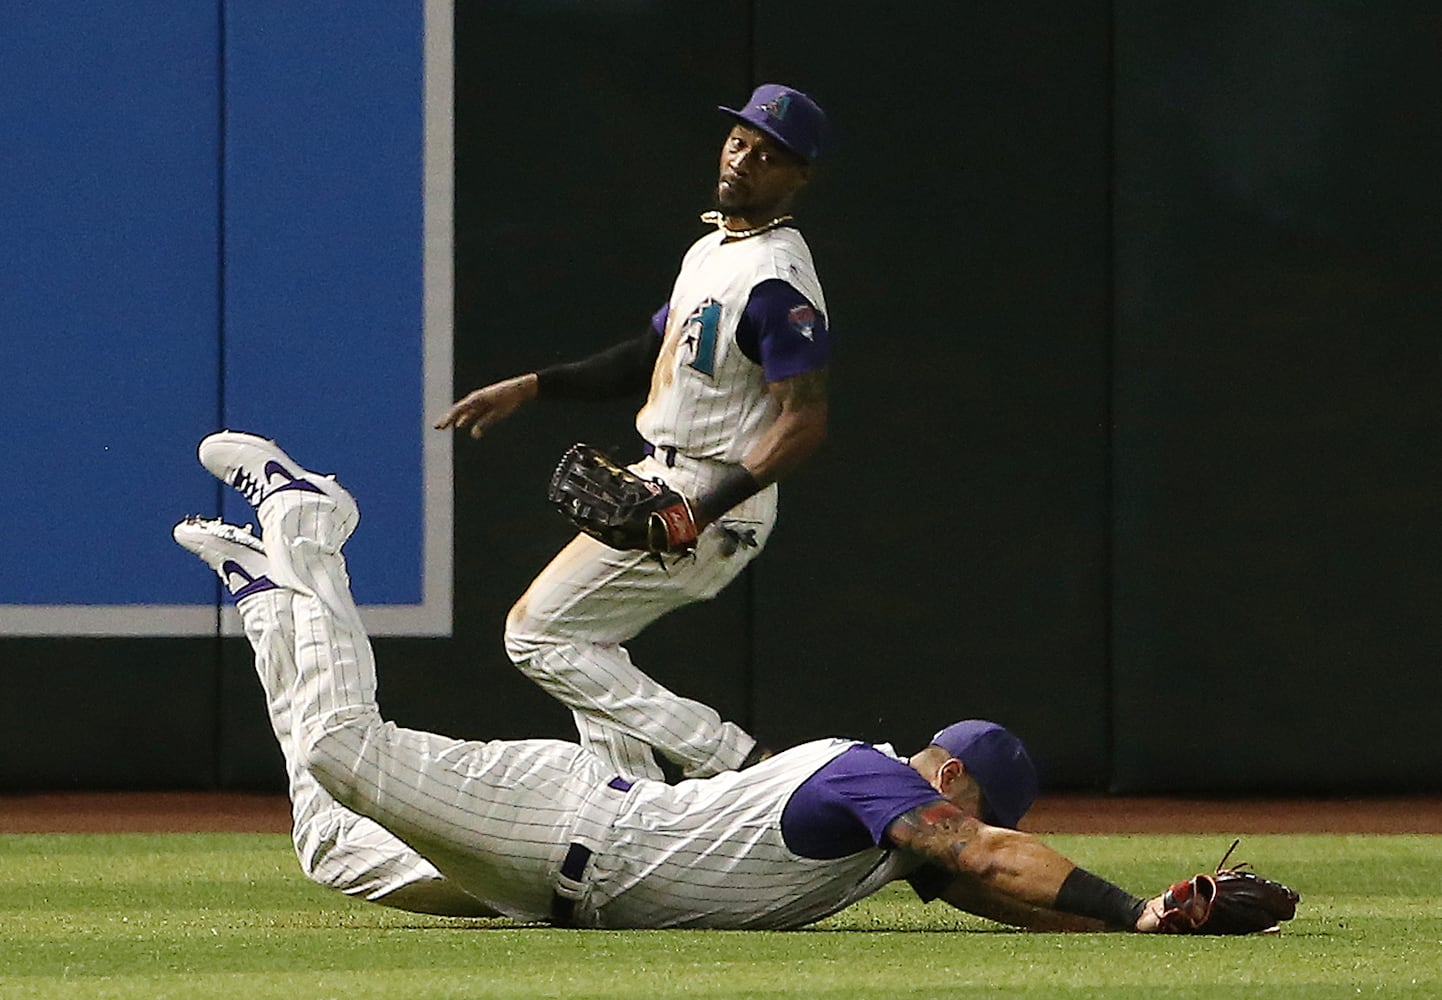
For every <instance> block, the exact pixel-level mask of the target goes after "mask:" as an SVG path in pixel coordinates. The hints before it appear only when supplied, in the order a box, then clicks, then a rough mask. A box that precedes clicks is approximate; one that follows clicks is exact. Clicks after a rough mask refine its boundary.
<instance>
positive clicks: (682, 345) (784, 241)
mask: <svg viewBox="0 0 1442 1000" xmlns="http://www.w3.org/2000/svg"><path fill="white" fill-rule="evenodd" d="M773 278H774V279H779V280H781V281H785V282H786V283H787V284H789V285H791V286H792V287H794V288H795V289H796V290H797V291H799V292H801V294H802V295H804V296H806V298H807V299H809V300H810V301H811V304H812V305H813V306H814V307H815V308H816V309H817V310H819V311H820V312H821V313H822V315H826V301H825V299H824V298H823V296H822V293H821V282H820V280H819V279H818V278H817V276H816V265H815V263H814V262H813V261H812V259H811V248H810V247H808V246H807V245H806V241H805V240H804V239H803V238H802V236H801V233H799V232H798V231H797V230H795V229H793V228H791V227H789V226H779V227H777V228H776V229H772V230H769V231H767V232H764V233H760V234H758V235H756V236H751V237H747V238H746V239H742V240H730V241H725V240H724V236H723V234H722V233H721V232H720V231H719V230H718V231H717V232H714V233H708V234H707V235H705V236H703V237H701V238H700V239H699V240H697V241H696V242H695V243H694V244H692V246H691V249H690V250H688V251H686V256H685V257H684V258H682V261H681V271H680V273H679V274H678V275H677V276H676V284H675V286H674V287H673V288H672V290H671V299H670V309H669V312H668V314H667V318H666V330H665V335H664V338H663V339H662V342H661V355H660V357H659V358H657V359H656V367H655V369H654V370H653V371H652V374H651V391H650V395H649V396H648V397H647V399H646V403H645V405H644V406H643V407H642V408H641V410H640V412H639V413H637V414H636V429H637V430H638V431H639V432H640V434H641V437H642V438H644V439H645V440H647V441H650V442H651V443H652V444H655V445H658V446H670V447H674V448H675V449H676V450H677V451H678V452H680V453H681V454H682V455H686V456H689V457H691V458H701V459H713V460H716V461H722V462H739V461H741V459H742V458H743V457H744V456H745V455H746V453H747V452H748V451H750V450H751V448H752V446H753V445H755V443H756V441H757V439H758V438H760V436H761V434H762V433H763V432H764V431H765V430H766V428H768V427H769V426H770V425H771V424H772V422H773V421H775V419H776V406H775V404H774V403H773V402H772V400H771V398H770V396H769V395H768V393H767V389H766V379H765V377H764V375H763V374H762V371H761V366H760V365H758V364H756V363H755V362H754V361H752V360H751V359H749V358H747V357H746V355H745V354H744V353H743V352H742V351H741V349H740V347H739V346H738V345H737V342H736V328H737V325H738V324H739V323H740V321H741V316H742V313H743V312H744V311H745V309H746V303H747V300H748V299H749V298H750V296H751V290H752V289H753V288H755V287H756V286H757V285H758V284H760V283H761V282H763V281H766V280H768V279H773Z"/></svg>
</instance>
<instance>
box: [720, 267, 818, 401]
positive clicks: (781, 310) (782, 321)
mask: <svg viewBox="0 0 1442 1000" xmlns="http://www.w3.org/2000/svg"><path fill="white" fill-rule="evenodd" d="M736 343H737V344H738V345H739V346H740V348H741V351H742V353H743V354H745V355H746V356H747V357H748V358H750V359H751V360H752V361H754V362H756V363H757V364H758V365H760V366H761V370H762V371H763V372H765V374H766V381H768V382H780V381H781V380H782V379H785V378H791V377H792V376H794V375H803V374H805V373H806V372H811V371H816V370H817V369H820V368H825V367H826V364H827V362H828V361H829V360H830V359H831V337H830V335H829V333H828V331H827V329H826V317H825V316H823V315H822V314H821V313H820V312H819V311H817V309H816V307H815V306H814V305H812V303H811V302H810V300H808V299H807V298H806V296H804V295H802V294H801V293H800V292H798V291H797V290H796V289H795V288H794V287H793V286H791V285H789V284H787V283H786V282H784V281H782V280H781V279H780V278H769V279H767V280H766V281H763V282H761V283H760V284H758V285H757V286H756V287H755V288H753V289H751V297H750V298H749V299H748V300H747V302H746V311H745V312H744V313H743V314H742V316H741V322H740V324H739V325H738V326H737V328H736Z"/></svg>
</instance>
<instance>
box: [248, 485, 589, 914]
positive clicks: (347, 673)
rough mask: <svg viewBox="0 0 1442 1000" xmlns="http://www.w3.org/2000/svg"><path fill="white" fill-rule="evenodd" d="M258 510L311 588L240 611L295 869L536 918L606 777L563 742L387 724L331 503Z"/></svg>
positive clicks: (363, 891) (301, 502)
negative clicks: (334, 539)
mask: <svg viewBox="0 0 1442 1000" xmlns="http://www.w3.org/2000/svg"><path fill="white" fill-rule="evenodd" d="M260 520H261V524H262V528H263V530H264V532H265V533H266V535H267V537H268V538H269V537H270V536H271V535H272V534H274V535H275V536H276V537H279V538H283V539H284V540H285V542H286V548H287V550H288V552H289V553H290V556H291V560H292V562H293V564H294V567H295V569H296V570H297V573H296V574H295V576H296V577H297V578H298V579H299V580H300V581H301V582H303V583H305V584H307V585H309V586H310V589H311V590H313V591H314V592H315V593H301V592H297V591H293V590H289V589H284V588H281V589H277V590H274V591H269V592H265V593H262V594H257V595H254V597H252V598H247V599H246V600H245V601H243V602H242V607H241V613H242V616H243V619H244V621H245V625H246V634H247V636H248V637H250V639H251V642H252V644H253V646H254V648H255V651H256V667H257V670H258V671H259V672H260V674H261V680H262V682H263V684H264V686H265V689H266V696H267V701H268V703H269V706H270V710H271V714H272V722H273V726H274V729H275V733H276V737H277V739H279V740H280V743H281V748H282V750H283V751H284V753H285V757H286V767H287V771H288V772H289V776H290V782H291V788H290V790H291V796H292V801H293V816H294V820H295V827H294V839H295V844H296V852H297V855H298V857H299V858H300V860H301V864H302V867H303V868H304V869H305V870H306V872H307V874H308V875H310V877H311V878H313V879H314V880H316V881H317V882H320V883H321V884H324V885H328V886H331V887H333V888H336V889H338V890H340V891H342V892H346V893H348V894H351V895H357V896H361V897H363V898H365V899H368V900H372V901H374V902H379V903H384V904H387V905H391V906H397V907H399V908H402V909H408V910H414V911H418V912H427V913H441V914H448V915H496V914H504V915H506V916H511V917H515V918H517V919H521V920H541V919H545V918H546V917H547V916H548V914H549V913H550V906H551V899H552V890H553V886H554V884H555V880H556V874H557V872H558V871H559V869H560V864H561V860H562V858H563V857H564V855H565V851H566V848H567V846H568V844H569V837H570V835H571V833H572V832H573V828H574V826H575V824H576V822H577V817H578V815H580V814H581V813H582V811H583V807H585V806H586V804H587V803H588V802H589V801H590V800H591V799H593V798H594V797H595V795H596V792H597V789H598V788H604V787H605V782H606V781H607V780H608V779H609V778H610V777H611V776H612V775H613V774H614V772H612V771H610V770H609V769H608V768H607V766H606V764H605V763H604V762H603V761H601V760H600V759H599V758H597V757H596V756H595V755H593V754H590V753H587V752H586V751H584V750H582V749H581V748H580V747H578V746H576V745H575V744H572V743H563V742H559V741H554V740H523V741H513V742H506V741H491V742H464V741H460V740H454V739H450V738H448V737H444V736H438V735H435V734H431V733H423V732H418V731H414V730H407V729H401V728H399V727H397V726H395V725H394V724H393V723H387V722H384V721H383V720H382V719H381V717H380V713H379V710H378V708H377V707H376V702H375V696H376V681H375V660H374V657H373V654H372V651H371V647H370V642H369V640H368V639H367V638H366V636H365V633H364V632H363V631H362V630H361V628H360V625H359V613H358V612H357V611H356V609H355V605H354V602H353V600H352V599H351V596H350V590H349V577H348V576H347V574H346V571H345V563H344V560H343V558H342V557H341V555H340V553H339V551H338V547H337V546H336V545H334V544H332V543H331V542H330V541H329V540H328V537H327V536H328V535H330V534H332V532H333V526H332V525H331V524H330V521H331V516H330V504H329V502H328V501H326V500H324V499H317V498H314V497H311V496H308V495H302V494H291V495H289V496H288V497H286V498H285V499H284V500H281V499H280V498H277V499H276V500H273V501H271V502H269V503H268V504H267V505H266V507H265V508H264V509H262V511H261V513H260ZM316 593H319V594H323V595H324V596H323V597H321V596H315V594H316ZM482 900H485V901H486V902H484V903H483V902H482Z"/></svg>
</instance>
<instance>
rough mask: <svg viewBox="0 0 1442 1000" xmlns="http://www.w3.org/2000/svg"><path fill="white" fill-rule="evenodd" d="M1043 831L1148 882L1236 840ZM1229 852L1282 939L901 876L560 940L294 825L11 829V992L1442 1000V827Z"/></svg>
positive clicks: (3, 889)
mask: <svg viewBox="0 0 1442 1000" xmlns="http://www.w3.org/2000/svg"><path fill="white" fill-rule="evenodd" d="M1047 839H1048V841H1049V842H1050V843H1053V844H1054V845H1056V846H1057V847H1058V848H1060V849H1061V850H1063V851H1064V852H1066V853H1067V854H1068V855H1070V856H1071V857H1073V858H1075V859H1076V860H1078V861H1080V862H1081V863H1082V864H1084V865H1085V866H1086V867H1088V868H1090V869H1091V870H1093V871H1096V872H1098V873H1100V874H1104V875H1106V876H1108V877H1110V878H1113V879H1115V880H1117V881H1119V882H1121V883H1122V884H1124V885H1126V886H1128V887H1130V888H1134V889H1137V890H1142V889H1157V888H1160V887H1161V886H1162V885H1164V884H1165V883H1167V882H1170V881H1171V880H1173V879H1175V878H1177V877H1180V876H1182V875H1185V874H1189V873H1190V872H1191V871H1192V870H1196V869H1206V868H1209V867H1210V866H1211V865H1213V864H1215V862H1216V860H1217V859H1218V858H1219V857H1220V856H1221V852H1222V851H1223V850H1225V849H1226V846H1227V844H1228V843H1229V842H1230V841H1229V840H1227V839H1226V838H1210V837H1202V836H1195V835H1187V836H1166V837H1157V836H1145V837H1140V836H1134V837H1123V836H1117V837H1104V836H1076V835H1073V836H1056V837H1049V838H1047ZM1236 857H1237V858H1240V859H1242V860H1249V861H1251V862H1252V863H1253V864H1254V865H1255V866H1256V867H1257V869H1258V870H1259V871H1261V872H1262V873H1263V874H1266V875H1271V876H1274V877H1277V878H1280V879H1282V880H1284V881H1286V882H1288V883H1289V884H1292V885H1293V886H1294V887H1295V888H1297V889H1298V890H1299V891H1300V892H1301V893H1302V895H1303V904H1302V908H1301V910H1300V915H1299V917H1298V919H1297V920H1295V921H1293V922H1292V924H1291V925H1289V926H1288V928H1287V929H1286V931H1285V932H1284V933H1283V934H1282V935H1280V936H1278V937H1253V938H1241V939H1213V938H1181V937H1166V938H1162V937H1147V938H1143V937H1140V936H1136V935H1124V934H1112V935H1037V934H1025V933H1020V932H1014V931H1011V930H1009V929H1006V928H1001V927H998V926H997V925H994V924H990V923H987V922H985V921H981V920H978V919H976V918H972V917H969V916H967V915H964V914H959V913H956V912H955V911H952V910H950V909H948V908H946V907H944V906H939V905H932V906H924V905H922V904H920V903H919V902H917V901H916V900H915V898H914V897H913V896H912V895H911V894H910V892H909V891H908V890H907V889H906V888H905V887H902V886H893V887H891V888H889V889H888V890H886V891H885V892H883V893H880V894H878V895H877V896H876V897H873V898H872V899H871V900H867V901H865V902H864V903H862V904H860V905H858V906H856V907H853V908H852V909H850V910H847V911H845V912H844V913H841V914H838V915H837V916H835V917H833V918H831V919H830V920H828V921H825V922H823V923H822V924H819V925H817V926H816V927H814V928H810V929H807V930H804V931H799V932H791V933H756V932H750V933H748V932H677V931H670V932H658V931H628V932H611V931H599V932H584V931H559V930H551V929H549V928H526V927H517V926H515V925H512V924H509V923H507V922H505V921H451V920H445V919H441V918H431V917H423V916H416V915H414V914H406V913H400V912H397V911H392V910H387V909H385V908H382V907H377V906H372V905H367V904H364V903H359V902H355V901H352V900H347V899H344V898H342V897H339V896H337V895H335V894H333V893H330V892H328V891H326V890H324V889H321V888H320V887H318V886H314V885H312V884H311V883H309V882H308V881H306V880H305V879H304V878H303V877H302V876H301V875H300V873H299V870H298V867H297V866H296V863H295V859H294V855H293V854H292V852H291V848H290V844H289V841H288V839H287V838H285V837H283V836H275V835H255V834H216V835H65V836H30V835H23V836H22V835H8V836H0V997H3V998H5V1000H50V998H61V997H64V998H66V1000H70V998H80V1000H90V998H95V1000H109V998H115V1000H132V998H145V1000H165V998H168V997H176V998H182V997H183V998H185V1000H207V998H212V997H214V998H224V1000H269V998H271V997H275V998H284V1000H308V998H312V997H315V998H324V997H331V996H334V997H338V998H339V997H345V998H348V1000H368V998H372V997H374V998H386V1000H392V998H401V997H403V998H406V1000H426V998H451V997H483V998H484V997H565V998H567V1000H577V998H585V997H604V998H608V997H626V998H643V1000H649V998H652V997H669V996H687V997H746V996H758V997H837V998H843V997H897V996H928V997H931V996H937V995H947V994H949V993H954V992H956V991H958V990H965V991H966V992H967V993H968V994H969V995H972V996H1009V997H1060V998H1083V997H1100V998H1111V997H1136V996H1142V995H1146V996H1148V997H1240V996H1245V997H1249V998H1251V997H1262V998H1266V997H1334V996H1335V997H1343V996H1348V997H1355V996H1357V995H1359V993H1360V994H1361V995H1366V996H1399V997H1410V996H1416V997H1435V996H1442V970H1439V966H1442V907H1439V906H1438V905H1437V892H1438V887H1439V886H1442V838H1439V837H1427V836H1324V835H1308V836H1268V837H1248V838H1246V840H1244V842H1243V844H1242V846H1241V847H1240V848H1239V849H1238V854H1237V855H1236Z"/></svg>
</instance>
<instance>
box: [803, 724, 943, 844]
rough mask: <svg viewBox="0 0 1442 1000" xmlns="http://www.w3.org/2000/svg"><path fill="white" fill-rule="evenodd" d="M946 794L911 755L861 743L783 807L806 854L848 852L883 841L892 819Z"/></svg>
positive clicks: (809, 781)
mask: <svg viewBox="0 0 1442 1000" xmlns="http://www.w3.org/2000/svg"><path fill="white" fill-rule="evenodd" d="M940 798H941V796H940V795H939V794H938V793H937V791H936V789H935V788H932V787H931V785H930V784H929V783H928V782H927V781H926V779H925V778H923V777H922V776H921V775H919V774H917V773H916V771H915V770H913V769H912V767H911V765H910V764H908V763H906V761H903V760H897V759H896V758H895V757H892V756H891V755H889V754H886V753H883V752H882V751H880V750H878V749H877V748H876V747H873V746H869V745H867V744H864V743H861V744H857V745H856V746H854V747H851V748H850V749H849V750H845V751H843V752H842V753H840V754H839V755H837V756H836V757H835V758H834V759H833V760H831V761H829V762H827V764H826V765H825V766H824V767H822V768H820V769H818V770H817V772H816V773H815V774H813V775H812V776H811V777H809V778H807V779H806V780H805V781H803V782H802V783H801V786H800V787H799V788H797V789H796V791H795V792H793V793H792V794H791V798H790V800H789V801H788V802H787V803H786V807H785V808H784V809H783V810H782V812H781V836H782V838H783V839H784V840H785V841H786V846H787V847H788V848H790V849H791V851H792V852H793V853H795V854H799V855H800V856H801V857H803V858H815V859H817V860H829V859H832V858H844V857H846V856H847V855H848V854H855V853H857V852H858V851H864V850H866V849H867V848H869V847H879V846H882V840H883V838H884V837H885V836H886V828H887V827H888V826H890V825H891V822H892V820H894V819H896V818H897V817H898V816H900V815H901V814H902V813H904V812H907V811H908V810H911V809H915V808H916V807H917V806H922V805H926V804H927V803H930V802H935V801H937V800H938V799H940Z"/></svg>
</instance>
